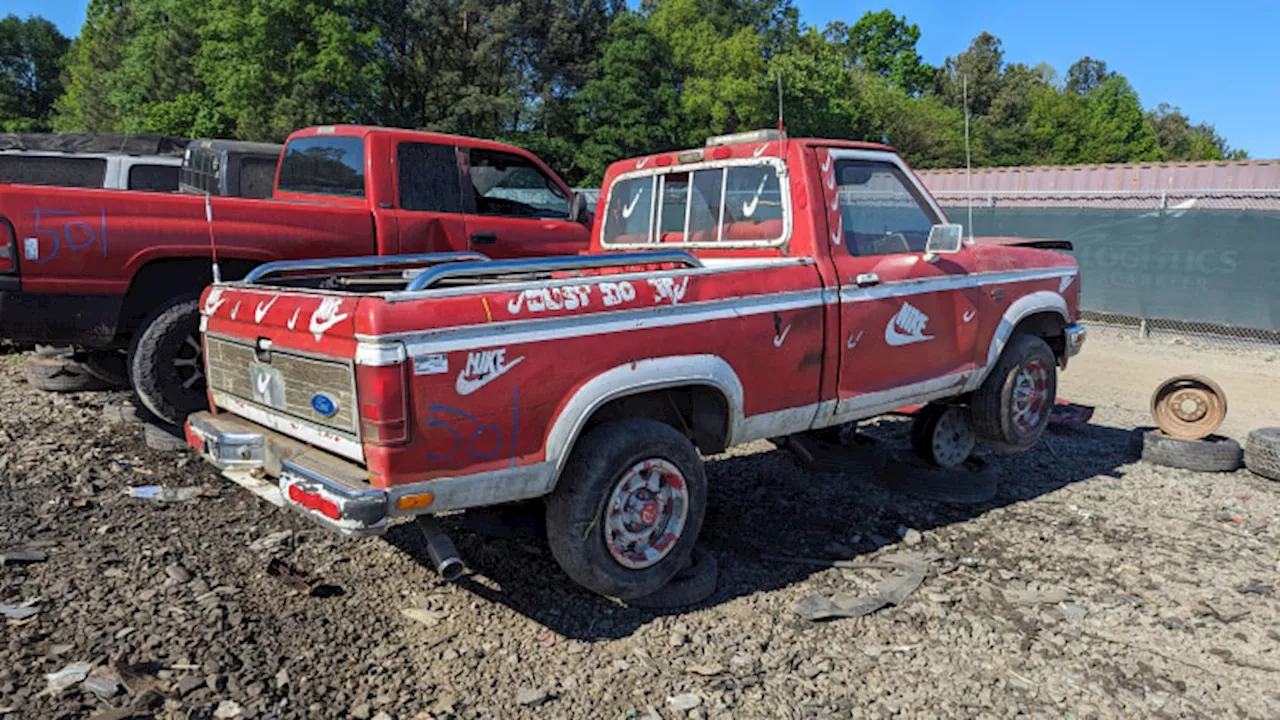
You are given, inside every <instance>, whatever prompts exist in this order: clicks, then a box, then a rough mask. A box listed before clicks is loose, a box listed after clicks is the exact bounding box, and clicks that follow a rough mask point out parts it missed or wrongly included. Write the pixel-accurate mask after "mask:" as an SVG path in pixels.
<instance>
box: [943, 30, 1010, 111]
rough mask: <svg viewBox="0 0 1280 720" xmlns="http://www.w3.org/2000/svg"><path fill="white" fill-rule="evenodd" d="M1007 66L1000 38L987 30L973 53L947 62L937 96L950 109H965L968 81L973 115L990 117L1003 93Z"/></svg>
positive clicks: (972, 47)
mask: <svg viewBox="0 0 1280 720" xmlns="http://www.w3.org/2000/svg"><path fill="white" fill-rule="evenodd" d="M1003 66H1004V49H1003V48H1002V47H1001V43H1000V38H998V37H996V36H995V35H992V34H991V33H989V32H986V31H985V30H984V31H983V32H982V33H981V34H980V35H978V37H976V38H974V39H973V42H972V43H970V44H969V49H967V50H965V51H964V52H962V53H960V54H959V55H956V56H955V57H949V58H947V61H946V62H945V63H944V64H943V66H942V68H941V69H940V70H939V71H938V73H937V75H936V77H935V85H936V88H937V92H938V94H939V95H940V96H942V99H943V102H945V103H946V104H947V105H949V106H951V107H957V108H958V107H963V104H964V95H965V92H964V88H965V80H966V78H967V80H968V96H969V109H970V111H971V112H973V114H975V115H986V114H987V110H989V109H990V107H991V103H992V102H993V101H994V100H995V97H996V95H997V94H998V93H999V92H1000V80H1001V75H1000V73H1001V69H1002V68H1003Z"/></svg>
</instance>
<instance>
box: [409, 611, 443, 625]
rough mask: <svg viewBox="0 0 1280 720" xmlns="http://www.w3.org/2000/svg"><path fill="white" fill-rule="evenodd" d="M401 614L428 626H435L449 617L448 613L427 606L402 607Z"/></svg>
mask: <svg viewBox="0 0 1280 720" xmlns="http://www.w3.org/2000/svg"><path fill="white" fill-rule="evenodd" d="M400 614H401V615H404V616H405V617H407V618H409V619H410V620H415V621H417V622H420V623H422V624H423V625H426V626H427V627H435V626H437V625H439V624H440V622H441V621H442V620H444V619H445V618H447V617H449V614H448V613H444V612H440V611H439V610H428V609H426V608H400Z"/></svg>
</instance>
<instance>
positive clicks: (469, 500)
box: [187, 133, 1084, 599]
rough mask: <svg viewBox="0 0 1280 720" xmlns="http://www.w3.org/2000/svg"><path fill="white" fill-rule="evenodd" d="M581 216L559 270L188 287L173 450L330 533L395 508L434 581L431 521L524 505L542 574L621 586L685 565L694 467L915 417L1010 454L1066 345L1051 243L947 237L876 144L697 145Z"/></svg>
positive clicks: (540, 261)
mask: <svg viewBox="0 0 1280 720" xmlns="http://www.w3.org/2000/svg"><path fill="white" fill-rule="evenodd" d="M600 208H601V211H600V216H599V217H597V218H596V221H595V232H594V234H593V236H592V250H593V253H592V254H590V255H585V256H581V257H573V258H534V259H517V260H501V261H499V260H493V261H490V260H484V259H459V258H457V257H447V256H438V255H437V256H431V255H425V256H418V257H413V258H404V259H403V263H404V265H403V267H402V268H398V269H397V268H390V269H388V268H386V267H381V268H380V267H379V266H380V265H381V266H385V264H386V259H384V258H370V259H366V260H363V261H350V260H347V261H344V260H330V261H317V262H297V263H280V264H275V265H272V266H267V267H262V268H259V269H258V270H257V271H255V272H254V273H253V274H251V275H250V276H249V277H247V278H246V279H245V280H244V281H243V282H239V283H223V284H219V285H215V286H213V287H211V288H210V289H208V290H207V291H206V292H205V295H204V297H203V299H202V302H201V311H202V314H203V320H202V322H203V323H204V324H205V353H206V362H207V365H208V368H209V386H210V391H209V396H210V401H211V404H212V408H211V410H210V411H207V412H201V413H196V414H193V415H192V416H191V417H190V419H189V421H188V424H187V433H188V441H189V443H190V444H191V445H192V446H193V447H195V448H197V449H199V450H200V451H201V452H203V453H204V454H205V455H206V456H207V457H208V458H209V459H210V460H211V461H212V462H214V463H215V464H217V465H218V466H219V467H222V468H224V470H225V471H226V472H227V473H229V474H230V475H231V476H232V477H233V478H234V477H241V478H242V479H243V478H251V479H252V481H253V482H259V483H260V482H261V480H260V478H263V477H271V478H274V479H275V482H277V483H278V489H279V494H278V495H276V497H282V498H283V502H285V503H288V504H289V505H290V506H292V507H294V508H296V509H298V510H299V511H301V512H303V513H305V514H306V515H307V516H308V517H310V518H312V519H314V520H315V521H317V522H319V523H321V524H322V525H324V526H326V527H329V528H331V529H333V530H336V531H338V532H343V533H348V534H368V533H379V532H382V531H383V530H385V528H386V527H387V525H388V523H389V522H390V521H392V520H395V519H396V518H404V517H412V516H419V520H420V521H422V525H423V527H424V529H425V530H427V536H428V548H429V549H430V551H431V553H432V556H433V560H435V562H436V564H437V566H438V567H439V568H440V570H441V572H442V573H443V574H445V575H446V576H450V575H453V574H456V573H458V572H459V571H460V562H459V560H458V559H457V557H456V555H454V554H452V552H451V550H450V547H451V546H450V545H449V544H448V543H446V542H443V540H442V538H441V534H440V532H439V528H438V526H437V525H436V524H435V523H434V521H433V520H432V519H431V518H432V517H433V516H434V515H436V514H438V513H445V512H452V511H456V510H460V509H465V508H472V507H477V506H483V505H495V504H499V503H508V502H514V501H519V500H525V499H529V498H546V525H547V535H548V541H549V543H550V546H551V550H552V552H553V554H554V555H555V558H556V560H557V561H559V563H560V565H561V567H562V568H563V569H564V570H565V572H566V574H568V575H569V577H571V578H572V579H574V580H575V581H577V582H579V583H580V584H582V585H584V586H586V587H588V588H590V589H592V590H594V591H596V592H599V593H602V594H604V595H610V596H615V597H621V598H624V599H625V598H636V597H640V596H645V595H649V594H651V593H653V592H655V591H656V590H658V589H659V588H661V587H662V586H663V585H664V584H665V583H666V582H667V581H668V580H669V579H670V578H672V577H673V575H675V574H676V573H677V572H678V571H679V570H680V569H681V567H682V565H683V563H684V562H685V560H686V559H687V558H689V557H690V552H691V550H692V548H693V544H694V542H695V541H696V539H697V536H698V532H699V529H700V527H701V525H702V518H703V512H704V510H705V504H706V500H707V481H706V477H705V475H704V472H703V467H702V459H701V457H700V455H708V454H713V453H718V452H721V451H723V450H724V449H725V448H727V447H729V446H731V445H735V444H738V443H743V442H747V441H751V440H757V439H761V438H775V437H783V436H787V435H790V434H794V433H802V432H806V431H810V430H816V429H820V428H825V427H831V426H835V425H839V424H842V423H845V422H850V421H855V420H860V419H864V418H868V417H871V416H874V415H877V414H880V413H884V412H887V411H891V410H894V409H896V408H900V407H903V406H906V405H910V404H914V403H934V404H935V405H934V407H933V410H932V411H931V412H930V413H928V416H929V417H933V418H938V420H939V421H938V422H936V423H933V424H932V425H931V426H930V427H931V429H932V436H931V443H929V445H930V447H929V450H928V452H929V453H931V455H932V457H931V459H932V460H934V461H935V462H936V463H937V464H940V465H944V466H954V465H956V464H958V463H960V462H963V461H964V459H965V457H966V456H967V455H968V453H969V452H970V450H972V448H973V443H974V440H975V438H977V439H981V440H983V441H986V442H989V443H994V444H996V445H997V446H999V447H1000V448H1002V449H1005V450H1020V449H1026V448H1029V447H1031V446H1033V445H1034V444H1035V443H1037V442H1038V441H1039V439H1040V435H1041V433H1042V432H1043V431H1044V428H1045V426H1046V425H1047V423H1048V422H1049V414H1050V411H1051V409H1052V407H1053V402H1054V395H1055V392H1056V382H1057V371H1058V368H1059V367H1060V366H1062V367H1065V365H1066V362H1067V359H1068V358H1069V357H1071V356H1072V355H1074V354H1075V353H1076V352H1077V351H1078V350H1079V349H1080V346H1081V343H1082V342H1083V341H1084V329H1083V327H1081V326H1080V325H1078V324H1077V317H1078V311H1079V287H1080V285H1079V282H1078V270H1077V267H1076V263H1075V261H1074V260H1073V259H1072V258H1071V257H1070V256H1069V255H1067V254H1065V253H1059V252H1053V251H1049V250H1044V249H1039V248H1034V247H1019V246H1016V245H1011V244H986V243H977V244H973V243H967V242H964V241H963V239H962V235H961V233H960V227H959V226H958V225H952V224H948V223H947V219H946V216H945V215H944V214H943V213H942V211H941V209H939V207H938V206H937V204H936V203H935V202H934V201H933V199H932V198H931V197H930V196H929V194H928V193H927V192H926V191H925V189H924V187H923V186H922V185H921V184H920V182H919V180H917V178H916V177H915V175H914V174H913V173H912V172H911V171H910V169H909V168H907V166H906V164H905V163H904V162H903V161H902V159H901V158H900V157H899V156H898V155H897V154H896V153H895V152H893V151H892V150H891V149H890V148H887V147H884V146H880V145H869V144H865V143H855V142H844V141H838V140H810V139H793V140H788V139H784V138H781V137H778V136H777V135H774V134H769V133H765V134H760V135H752V136H745V137H736V138H733V137H731V138H720V139H714V140H713V141H711V142H710V143H709V144H708V146H707V147H704V148H694V149H690V150H686V151H683V152H671V153H662V154H659V155H653V156H648V157H642V158H636V159H633V160H626V161H623V162H619V163H616V164H614V165H613V166H612V167H610V169H609V171H608V173H607V174H606V176H605V179H604V186H603V189H602V200H601V204H600ZM245 482H250V481H249V480H245ZM268 489H269V488H268Z"/></svg>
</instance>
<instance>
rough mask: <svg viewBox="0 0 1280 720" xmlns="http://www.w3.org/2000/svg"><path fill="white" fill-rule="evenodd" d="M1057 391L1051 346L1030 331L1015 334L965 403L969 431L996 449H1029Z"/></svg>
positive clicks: (1049, 411)
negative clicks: (970, 424)
mask: <svg viewBox="0 0 1280 720" xmlns="http://www.w3.org/2000/svg"><path fill="white" fill-rule="evenodd" d="M1057 396H1058V372H1057V360H1056V359H1055V358H1054V356H1053V350H1051V349H1049V345H1048V344H1047V343H1046V342H1045V341H1044V340H1042V339H1040V338H1038V337H1036V336H1034V335H1021V334H1019V335H1014V336H1013V337H1012V338H1010V340H1009V344H1008V345H1006V346H1005V349H1004V352H1002V353H1001V354H1000V359H999V360H997V361H996V365H995V367H994V368H992V369H991V373H990V374H989V375H987V378H986V380H984V381H983V383H982V385H981V386H980V387H979V388H978V389H977V390H976V391H974V393H973V397H972V399H971V400H970V402H969V417H970V422H971V423H972V426H973V431H974V433H975V434H976V435H977V436H978V438H979V439H981V440H984V441H986V442H987V443H989V444H990V445H992V446H994V447H995V448H996V449H998V450H1003V451H1005V452H1022V451H1024V450H1030V449H1031V448H1032V447H1035V445H1036V443H1038V442H1040V436H1041V435H1042V434H1043V433H1044V429H1045V427H1047V426H1048V424H1049V416H1050V414H1052V412H1053V403H1054V399H1055V398H1056V397H1057Z"/></svg>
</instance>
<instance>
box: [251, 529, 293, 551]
mask: <svg viewBox="0 0 1280 720" xmlns="http://www.w3.org/2000/svg"><path fill="white" fill-rule="evenodd" d="M291 537H293V531H292V530H281V531H279V532H273V533H271V534H270V535H267V536H265V537H260V538H258V539H257V540H254V541H253V542H251V543H249V549H250V550H252V551H254V552H256V553H265V552H271V551H273V550H275V549H276V548H278V547H280V545H281V544H282V543H284V541H285V540H288V539H289V538H291Z"/></svg>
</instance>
